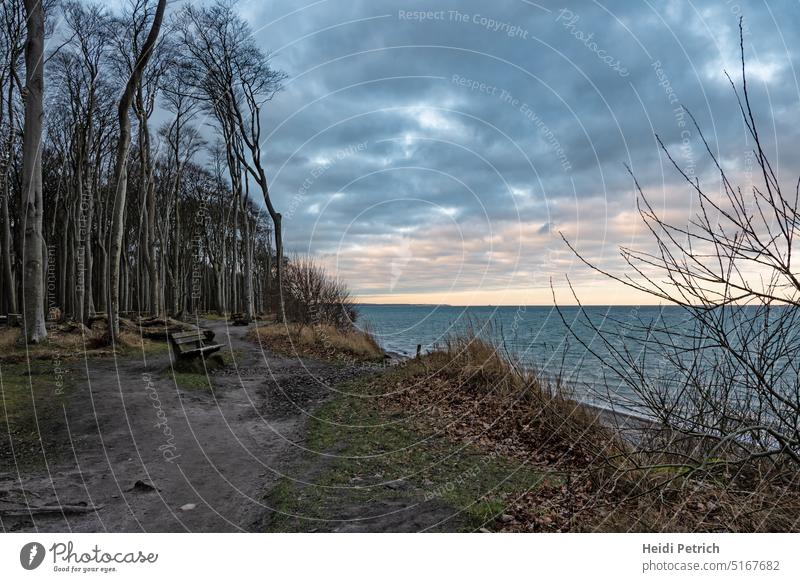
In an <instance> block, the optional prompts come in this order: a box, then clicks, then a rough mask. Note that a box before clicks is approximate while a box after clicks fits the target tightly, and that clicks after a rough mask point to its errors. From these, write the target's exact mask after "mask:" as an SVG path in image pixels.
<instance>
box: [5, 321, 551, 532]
mask: <svg viewBox="0 0 800 582" xmlns="http://www.w3.org/2000/svg"><path fill="white" fill-rule="evenodd" d="M202 325H203V326H204V327H210V328H212V329H213V330H214V331H215V332H216V338H215V341H217V342H219V343H222V344H224V348H223V349H222V351H221V356H222V357H221V359H216V360H211V359H209V361H208V363H209V364H210V363H212V361H215V362H216V363H217V364H219V362H222V363H223V364H224V365H222V366H219V365H218V366H217V367H216V368H215V369H213V370H212V369H210V366H209V369H204V367H203V363H202V362H200V363H199V367H197V368H196V369H193V370H189V371H186V370H182V371H177V370H174V369H173V365H172V364H171V359H170V355H169V354H168V353H166V352H165V351H161V352H160V353H155V354H153V353H145V352H142V353H141V355H140V356H139V357H126V358H116V359H115V358H113V357H107V358H95V359H86V360H81V361H71V362H69V363H67V364H64V363H59V364H58V365H59V368H61V367H63V376H64V378H65V379H64V384H65V385H66V386H67V388H65V389H63V390H60V392H61V393H62V394H61V395H60V396H58V397H57V398H56V397H55V396H54V395H53V390H54V389H53V383H54V379H53V378H54V374H53V372H52V370H51V369H47V370H44V371H43V370H38V371H37V370H34V369H32V368H31V369H29V370H28V372H27V374H28V376H27V380H26V379H25V372H19V370H17V371H16V373H17V374H21V376H19V377H13V376H9V367H8V366H7V365H0V371H2V372H4V378H5V382H6V386H7V387H11V386H12V385H14V384H13V382H14V381H16V382H18V383H19V382H20V380H22V381H23V384H22V387H23V389H24V388H25V386H26V384H27V382H28V381H29V382H30V386H29V388H30V392H31V394H32V395H33V396H31V398H33V402H34V403H36V404H37V405H38V408H37V410H38V412H37V413H36V415H35V416H34V421H35V425H36V428H35V433H34V434H33V437H34V438H33V439H31V438H30V436H31V435H27V436H28V438H27V440H26V439H25V438H21V437H19V435H17V434H16V433H14V427H12V426H11V424H12V423H8V424H6V423H0V430H2V431H3V432H6V433H7V434H5V435H3V436H2V438H1V439H0V449H5V450H4V451H0V452H2V453H3V455H2V456H1V457H0V529H1V530H2V531H41V532H69V531H75V532H97V531H109V532H140V531H147V532H183V531H192V532H201V531H204V532H211V531H213V532H225V531H431V530H445V531H457V530H475V529H480V528H483V527H485V526H487V525H489V524H491V522H492V521H493V520H495V519H498V518H500V517H501V514H502V505H501V504H499V502H495V501H493V500H492V499H493V497H492V492H493V491H499V490H500V489H507V488H508V487H509V486H513V487H515V488H518V489H521V490H527V489H528V488H530V487H533V486H535V485H536V484H537V483H538V481H539V480H540V478H541V475H540V474H539V473H537V472H535V471H531V470H529V469H528V468H520V467H518V466H510V465H509V464H508V463H506V462H505V461H503V460H502V459H497V458H493V457H487V456H486V454H485V453H481V452H479V451H476V450H472V449H470V448H469V447H464V446H463V445H455V444H453V443H448V442H446V441H444V440H442V439H441V438H436V437H435V436H430V435H427V436H426V435H420V434H418V433H415V432H414V431H413V430H412V429H408V428H404V427H403V425H402V423H394V422H391V420H392V419H391V418H386V417H385V416H382V415H384V411H379V410H375V409H374V408H371V407H370V402H369V398H364V397H363V396H364V395H363V394H361V393H360V392H359V391H360V390H362V389H363V387H364V386H365V385H367V383H366V382H365V378H367V377H369V376H370V375H374V374H376V373H380V372H377V371H376V370H375V367H372V368H368V367H364V368H362V367H359V366H352V365H347V366H345V365H342V364H336V363H326V362H322V361H314V360H305V359H297V358H286V357H280V356H276V355H274V354H271V353H268V352H265V351H262V350H261V349H260V348H259V347H258V346H257V345H256V344H254V343H252V342H250V341H247V340H246V339H245V337H244V336H245V334H246V332H247V328H246V327H233V326H228V325H227V323H226V322H225V321H224V320H223V321H204V322H202ZM51 367H52V366H51ZM11 372H14V370H13V369H12V370H11ZM18 387H19V386H18ZM9 390H10V388H9ZM9 390H6V391H5V392H4V398H5V395H6V393H8V394H10V391H9ZM24 391H25V390H23V392H24ZM4 404H6V402H5V400H4ZM391 414H395V413H391ZM0 420H2V419H0ZM12 446H16V449H14V450H10V449H11V448H12ZM509 476H512V477H513V478H511V479H509ZM498 487H499V488H500V489H498ZM498 499H499V497H498Z"/></svg>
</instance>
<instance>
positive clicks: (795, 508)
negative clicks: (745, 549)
mask: <svg viewBox="0 0 800 582" xmlns="http://www.w3.org/2000/svg"><path fill="white" fill-rule="evenodd" d="M372 392H373V393H375V394H383V395H384V397H383V399H384V404H385V406H386V408H387V409H396V410H397V411H403V412H404V413H406V414H408V413H411V414H412V415H413V416H414V417H415V418H416V419H417V420H416V422H417V424H418V425H419V428H420V429H422V430H424V431H428V432H430V431H435V432H436V433H437V434H445V435H446V436H448V437H449V438H451V439H453V440H456V441H460V442H463V443H465V444H477V445H479V446H481V447H482V448H484V449H485V450H486V451H487V452H491V453H499V454H501V455H503V456H504V457H511V458H515V459H517V460H519V461H522V462H524V463H526V464H528V465H535V466H539V467H542V468H547V469H548V470H550V471H553V472H554V473H555V474H557V475H560V476H563V478H564V480H565V481H566V483H565V484H561V485H553V486H547V487H540V488H536V489H534V490H530V491H525V492H520V493H518V494H514V495H509V496H508V497H507V498H506V499H505V503H506V514H507V515H509V516H510V519H508V520H506V521H505V522H503V523H502V524H500V525H499V526H498V527H499V529H502V530H504V531H617V532H619V531H661V532H671V531H676V532H677V531H743V532H761V531H796V529H797V527H798V525H800V482H799V481H800V475H797V474H796V473H795V474H787V473H786V472H783V473H777V472H776V470H775V469H774V468H773V467H769V466H766V465H763V466H750V467H741V466H728V465H726V464H725V463H721V462H720V461H722V459H713V460H712V463H711V465H712V466H713V467H714V469H713V470H706V469H703V470H688V469H686V468H685V467H680V465H678V466H672V465H671V464H670V463H674V462H675V458H677V457H678V455H679V449H677V448H675V449H674V450H675V454H674V455H672V456H671V457H670V456H665V455H664V453H663V450H664V444H663V443H662V444H661V446H660V448H659V450H660V451H662V452H657V453H656V452H654V451H652V450H650V447H651V445H652V442H653V441H652V440H650V439H646V438H643V439H640V440H639V441H631V440H630V439H626V438H624V437H623V436H622V433H621V432H619V431H618V430H617V429H616V428H615V427H613V426H611V421H612V420H613V419H611V418H609V416H608V415H607V414H606V415H603V414H601V413H599V411H597V410H596V409H593V408H591V407H588V406H584V405H581V404H580V403H578V402H576V400H575V399H574V398H572V396H571V394H570V393H569V391H568V390H567V388H566V387H565V386H564V385H562V384H559V383H558V382H555V383H552V382H548V381H545V380H543V379H542V378H541V376H540V375H537V374H536V373H535V372H531V371H528V370H523V369H522V368H521V367H520V366H518V365H517V364H516V363H515V362H514V361H513V360H512V359H511V358H509V357H507V356H506V355H505V354H504V353H503V352H502V351H501V350H498V349H497V348H496V347H495V346H493V345H492V343H491V342H488V341H485V340H482V339H480V338H478V337H476V336H475V334H474V333H467V334H465V335H462V336H460V337H452V338H450V339H449V340H448V341H446V342H445V345H444V346H443V347H442V348H441V349H440V350H438V351H436V352H434V353H432V354H429V355H427V356H424V357H422V358H420V359H416V360H410V361H408V362H407V363H406V364H405V365H404V366H402V368H400V369H398V370H396V371H394V372H392V373H390V374H389V375H387V376H384V377H381V378H378V379H376V380H375V382H374V383H373V386H372ZM646 426H647V425H646V424H643V425H641V426H640V428H639V429H638V430H639V432H641V431H643V430H655V428H656V427H653V428H652V429H646V428H643V427H646ZM669 446H673V447H677V445H676V444H674V443H673V445H669ZM668 450H669V448H668Z"/></svg>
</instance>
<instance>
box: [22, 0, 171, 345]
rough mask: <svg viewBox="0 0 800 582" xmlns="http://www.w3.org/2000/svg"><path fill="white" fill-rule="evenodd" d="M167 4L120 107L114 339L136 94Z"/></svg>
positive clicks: (162, 2)
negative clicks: (129, 153)
mask: <svg viewBox="0 0 800 582" xmlns="http://www.w3.org/2000/svg"><path fill="white" fill-rule="evenodd" d="M35 1H36V0H26V3H27V2H35ZM166 5H167V0H158V6H157V7H156V13H155V16H154V17H153V24H152V25H151V27H150V32H149V34H148V35H147V40H145V42H144V45H143V46H142V53H141V54H140V55H138V56H137V59H136V64H135V65H134V67H133V71H132V72H131V76H130V78H129V79H128V83H127V84H126V85H125V91H124V92H123V94H122V97H121V98H120V101H119V107H118V108H117V114H118V117H119V142H118V143H117V162H116V168H115V171H114V178H115V181H116V185H117V188H116V192H115V193H114V207H113V210H112V215H113V219H112V223H111V245H110V247H111V290H110V296H111V305H109V320H110V321H111V325H110V326H109V330H110V332H111V335H112V337H113V338H114V339H116V338H118V337H119V275H120V259H121V257H122V235H123V230H124V226H125V203H126V198H127V187H128V152H129V150H130V146H131V119H130V108H131V103H132V102H133V97H134V92H135V91H136V87H137V85H138V84H139V80H140V79H141V77H142V71H143V70H144V68H145V67H146V66H147V62H148V61H149V60H150V55H151V54H152V52H153V46H154V45H155V43H156V40H157V39H158V33H159V31H160V30H161V21H162V20H163V18H164V9H165V8H166Z"/></svg>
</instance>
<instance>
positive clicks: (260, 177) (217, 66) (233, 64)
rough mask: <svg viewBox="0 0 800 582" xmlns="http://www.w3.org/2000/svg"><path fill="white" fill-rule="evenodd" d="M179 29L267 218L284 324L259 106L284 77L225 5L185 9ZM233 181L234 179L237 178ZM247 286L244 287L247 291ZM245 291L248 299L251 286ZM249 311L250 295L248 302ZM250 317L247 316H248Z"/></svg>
mask: <svg viewBox="0 0 800 582" xmlns="http://www.w3.org/2000/svg"><path fill="white" fill-rule="evenodd" d="M178 27H179V30H180V31H181V34H182V40H183V44H184V45H185V47H186V48H187V50H188V51H189V53H190V54H191V56H192V59H193V61H194V63H195V80H194V83H195V86H196V87H197V88H198V89H199V90H200V91H201V92H202V94H203V97H204V99H205V102H206V105H207V107H208V108H209V109H210V110H211V111H212V112H213V113H214V115H215V116H216V118H217V121H218V122H219V124H220V127H221V131H222V133H223V136H224V139H225V141H226V145H227V147H228V149H229V151H231V152H232V153H233V154H234V155H235V157H236V164H232V163H229V167H231V166H233V167H231V172H232V179H233V173H236V172H237V171H238V170H236V169H235V167H236V166H238V165H239V164H241V166H242V167H243V168H244V170H245V171H246V173H247V174H248V175H249V176H250V177H252V179H253V180H254V181H255V183H256V184H257V185H258V187H259V189H260V190H261V194H262V196H263V199H264V204H265V205H266V207H267V211H268V212H269V215H270V217H271V219H272V222H273V226H274V235H275V251H276V254H277V260H276V271H277V279H278V294H279V298H278V318H279V320H280V321H284V320H285V317H286V316H285V309H284V302H283V287H282V285H281V283H282V280H283V277H282V273H283V235H282V225H281V215H280V213H279V212H277V210H276V209H275V207H274V206H273V204H272V198H271V196H270V192H269V183H268V180H267V175H266V171H265V169H264V166H263V162H262V149H261V148H262V143H261V114H262V109H263V107H264V104H265V103H267V102H268V101H269V100H271V99H272V98H273V97H274V95H275V94H276V93H277V92H278V91H279V90H280V89H281V86H282V82H283V80H284V79H285V77H286V76H285V74H284V73H282V72H280V71H276V70H274V69H272V68H271V67H270V66H269V57H268V55H265V54H264V53H263V52H262V51H261V50H260V49H259V48H258V47H257V46H256V45H255V42H254V40H253V37H252V33H251V32H250V29H249V28H248V26H247V24H246V23H245V22H244V20H242V19H241V18H240V17H239V16H238V15H236V14H235V13H234V11H233V9H232V7H231V6H230V5H229V4H225V3H222V2H218V3H216V4H214V5H212V6H210V7H207V8H197V7H194V6H187V7H186V8H184V10H183V11H182V12H181V16H180V20H179V25H178ZM237 180H238V179H237ZM248 287H249V288H248ZM248 287H246V289H245V290H246V292H248V293H250V294H251V295H252V285H249V286H248ZM247 305H248V309H250V307H249V306H250V305H252V296H251V297H250V298H248V299H247ZM250 315H251V314H250Z"/></svg>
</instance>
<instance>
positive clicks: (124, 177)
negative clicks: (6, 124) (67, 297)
mask: <svg viewBox="0 0 800 582" xmlns="http://www.w3.org/2000/svg"><path fill="white" fill-rule="evenodd" d="M166 4H167V2H166V0H158V5H157V7H156V11H155V14H154V15H153V21H152V24H151V25H150V32H149V33H148V35H147V38H146V39H145V41H144V44H143V45H142V49H141V51H140V52H139V54H138V55H137V57H136V60H135V65H134V66H133V69H132V70H131V74H130V77H129V78H128V82H127V83H126V84H125V90H124V91H123V93H122V96H121V97H120V101H119V107H118V109H117V113H118V117H119V141H118V143H117V156H116V167H115V171H114V178H115V179H114V182H115V183H116V193H115V195H114V206H113V210H112V227H111V244H110V249H111V267H110V271H111V272H110V276H111V285H110V295H111V297H110V301H109V314H108V315H109V321H110V325H109V330H110V331H111V334H112V336H113V337H114V338H116V337H118V336H119V289H120V280H119V279H120V261H121V257H122V235H123V229H124V224H123V223H124V220H125V203H126V196H127V187H128V152H129V150H130V144H131V121H130V109H131V106H132V105H133V99H134V97H135V95H136V89H137V87H138V86H139V82H140V80H141V77H142V73H143V72H144V69H145V67H146V66H147V63H148V61H149V60H150V57H151V56H152V53H153V49H154V47H155V44H156V41H157V40H158V35H159V31H160V30H161V23H162V21H163V19H164V10H165V9H166Z"/></svg>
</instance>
